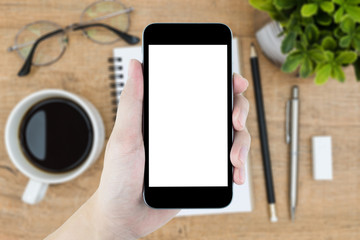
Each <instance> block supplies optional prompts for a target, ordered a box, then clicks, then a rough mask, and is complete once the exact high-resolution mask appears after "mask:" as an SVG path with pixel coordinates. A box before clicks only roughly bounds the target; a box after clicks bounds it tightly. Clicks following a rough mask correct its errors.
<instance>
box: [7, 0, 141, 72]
mask: <svg viewBox="0 0 360 240" xmlns="http://www.w3.org/2000/svg"><path fill="white" fill-rule="evenodd" d="M131 11H133V8H131V7H130V8H126V7H125V6H124V5H123V4H122V3H120V2H118V1H116V0H101V1H98V2H95V3H93V4H91V5H89V6H88V7H87V8H85V10H84V11H83V12H82V14H81V16H80V22H79V23H74V24H71V25H69V26H66V27H65V28H62V27H60V26H59V25H57V24H56V23H53V22H50V21H36V22H33V23H30V24H28V25H26V26H24V27H23V28H21V29H20V31H19V32H18V33H17V35H16V37H15V43H14V45H13V46H11V47H9V48H8V51H10V52H11V51H14V50H16V51H17V52H18V54H19V56H20V57H21V58H22V59H24V60H25V62H24V64H23V66H22V68H21V69H20V71H19V73H18V76H20V77H22V76H26V75H28V74H29V73H30V70H31V66H32V65H34V66H45V65H50V64H52V63H54V62H56V61H57V60H59V59H60V57H61V56H62V55H63V54H64V52H65V50H66V45H67V43H68V36H67V34H68V33H69V32H71V31H77V30H81V31H82V32H83V34H84V36H86V37H87V38H88V39H90V40H92V41H94V42H96V43H99V44H111V43H114V42H116V41H118V40H119V39H122V40H124V41H125V42H127V43H128V44H136V43H138V42H139V41H140V39H139V38H138V37H136V36H132V35H129V34H128V33H126V32H127V31H128V29H129V25H130V12H131Z"/></svg>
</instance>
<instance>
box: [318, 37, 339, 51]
mask: <svg viewBox="0 0 360 240" xmlns="http://www.w3.org/2000/svg"><path fill="white" fill-rule="evenodd" d="M321 46H322V47H323V48H324V49H325V50H333V49H335V48H336V41H335V39H334V38H333V37H331V36H327V37H325V38H324V39H323V40H322V42H321Z"/></svg>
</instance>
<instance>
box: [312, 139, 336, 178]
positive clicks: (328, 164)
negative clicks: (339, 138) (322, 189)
mask: <svg viewBox="0 0 360 240" xmlns="http://www.w3.org/2000/svg"><path fill="white" fill-rule="evenodd" d="M312 159H313V175H314V179H315V180H332V179H333V169H332V151H331V136H314V137H312Z"/></svg>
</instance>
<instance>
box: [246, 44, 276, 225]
mask: <svg viewBox="0 0 360 240" xmlns="http://www.w3.org/2000/svg"><path fill="white" fill-rule="evenodd" d="M250 62H251V72H252V77H253V81H254V91H255V100H256V110H257V117H258V124H259V133H260V142H261V153H262V158H263V165H264V173H265V184H266V193H267V200H268V203H269V210H270V221H271V222H277V217H276V208H275V193H274V184H273V178H272V170H271V161H270V151H269V145H268V137H267V130H266V119H265V111H264V101H263V96H262V91H261V80H260V72H259V62H258V58H257V55H256V50H255V47H254V44H252V43H251V47H250Z"/></svg>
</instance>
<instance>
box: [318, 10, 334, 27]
mask: <svg viewBox="0 0 360 240" xmlns="http://www.w3.org/2000/svg"><path fill="white" fill-rule="evenodd" d="M315 18H316V22H317V23H318V24H320V25H323V26H329V25H330V24H331V23H332V17H330V16H329V14H327V13H324V12H318V14H317V15H316V17H315Z"/></svg>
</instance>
